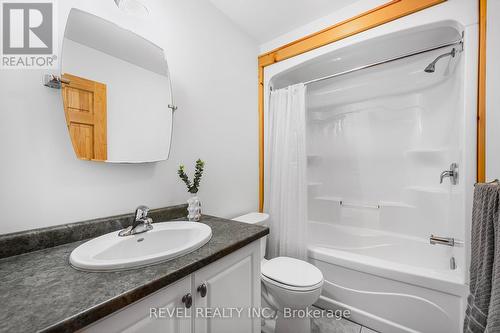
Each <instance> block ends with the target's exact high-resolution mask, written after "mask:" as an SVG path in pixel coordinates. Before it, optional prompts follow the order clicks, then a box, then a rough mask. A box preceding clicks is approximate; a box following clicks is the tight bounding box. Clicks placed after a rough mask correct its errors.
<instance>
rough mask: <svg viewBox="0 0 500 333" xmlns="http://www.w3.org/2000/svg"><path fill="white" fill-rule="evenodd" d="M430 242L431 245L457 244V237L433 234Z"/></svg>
mask: <svg viewBox="0 0 500 333" xmlns="http://www.w3.org/2000/svg"><path fill="white" fill-rule="evenodd" d="M429 242H430V243H431V245H446V246H455V238H452V237H439V236H434V235H431V237H430V238H429Z"/></svg>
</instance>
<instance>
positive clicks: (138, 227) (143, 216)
mask: <svg viewBox="0 0 500 333" xmlns="http://www.w3.org/2000/svg"><path fill="white" fill-rule="evenodd" d="M148 212H149V208H148V207H146V206H139V207H137V209H136V210H135V218H134V221H133V222H132V225H131V226H129V227H128V228H126V229H123V230H121V231H120V232H119V233H118V236H120V237H124V236H132V235H136V234H141V233H143V232H146V231H149V230H151V229H153V225H152V223H153V219H152V218H150V217H148Z"/></svg>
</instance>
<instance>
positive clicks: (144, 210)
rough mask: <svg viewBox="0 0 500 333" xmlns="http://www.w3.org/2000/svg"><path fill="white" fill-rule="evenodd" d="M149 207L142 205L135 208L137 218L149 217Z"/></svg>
mask: <svg viewBox="0 0 500 333" xmlns="http://www.w3.org/2000/svg"><path fill="white" fill-rule="evenodd" d="M148 213H149V207H147V206H144V205H141V206H139V207H137V208H136V209H135V220H136V221H137V220H142V219H145V218H146V217H148Z"/></svg>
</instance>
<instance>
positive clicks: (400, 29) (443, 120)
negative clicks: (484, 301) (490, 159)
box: [265, 9, 477, 333]
mask: <svg viewBox="0 0 500 333" xmlns="http://www.w3.org/2000/svg"><path fill="white" fill-rule="evenodd" d="M436 10H437V9H436ZM438 12H439V11H438ZM431 21H432V20H431ZM405 22H406V24H405ZM426 22H429V21H426ZM408 27H411V28H408ZM476 33H477V26H475V25H472V26H464V25H462V24H461V23H459V22H457V21H451V20H442V21H437V20H436V21H434V22H432V23H429V24H425V25H422V24H421V23H420V24H419V23H417V22H416V21H415V19H412V18H411V17H408V18H404V19H401V20H397V21H395V22H394V23H391V24H388V25H387V26H385V25H384V26H381V27H378V28H376V29H373V30H370V31H367V32H365V33H362V34H359V35H356V36H353V37H352V38H347V39H345V40H342V41H340V42H338V43H334V44H332V45H328V46H325V47H324V48H322V50H321V49H318V50H314V51H312V52H310V54H305V55H301V56H299V57H296V58H292V59H289V60H286V61H283V62H280V63H279V64H277V65H272V66H269V68H266V73H265V74H266V77H272V79H271V81H267V82H266V89H269V87H270V86H272V87H273V89H280V88H282V87H285V86H288V85H290V84H295V83H297V82H306V83H307V82H310V81H312V82H311V83H309V84H307V88H308V89H307V91H308V93H307V136H306V137H307V160H308V220H309V222H308V250H309V251H308V256H309V261H310V262H311V263H313V264H314V265H316V266H317V267H318V268H320V270H321V271H322V273H323V275H324V277H325V285H324V289H323V293H322V296H321V299H320V301H319V305H320V306H322V307H325V308H332V309H333V308H344V309H350V310H351V312H352V317H351V318H352V319H354V320H355V321H357V322H359V323H361V324H363V325H365V326H368V327H372V328H374V329H377V330H379V331H382V332H430V333H433V332H436V333H438V332H439V333H444V332H450V333H452V332H457V331H459V329H460V327H461V324H462V319H463V312H464V308H463V302H464V296H465V291H466V290H467V287H466V271H467V263H468V260H467V256H466V254H467V250H468V249H467V248H466V247H465V245H464V244H467V235H468V228H469V224H468V222H467V221H468V218H467V217H468V216H470V208H471V207H470V202H471V200H470V199H471V193H470V191H469V189H471V188H472V185H473V183H474V176H475V125H476V123H475V108H474V102H475V93H473V86H474V84H475V79H473V78H474V70H475V69H477V67H476V61H477V52H476V50H477V35H476ZM430 64H434V65H435V67H434V71H432V69H431V67H432V66H430ZM338 73H341V75H337V74H338ZM322 77H330V78H328V79H325V80H319V81H314V80H315V79H317V78H322ZM469 110H473V111H471V112H469ZM267 131H269V129H267ZM452 163H456V164H457V165H458V175H457V177H456V182H454V179H452V177H448V176H450V173H449V172H447V173H443V172H445V171H449V170H450V165H451V164H452ZM441 175H443V176H444V178H443V179H442V182H441V181H440V176H441ZM431 234H432V235H437V236H442V237H449V238H453V239H454V240H455V246H453V247H449V246H443V245H431V244H430V243H429V240H430V235H431ZM422 318H425V320H422Z"/></svg>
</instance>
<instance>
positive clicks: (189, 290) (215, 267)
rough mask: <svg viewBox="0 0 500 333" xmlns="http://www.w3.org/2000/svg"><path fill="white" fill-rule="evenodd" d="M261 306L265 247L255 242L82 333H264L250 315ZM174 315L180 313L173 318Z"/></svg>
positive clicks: (83, 330)
mask: <svg viewBox="0 0 500 333" xmlns="http://www.w3.org/2000/svg"><path fill="white" fill-rule="evenodd" d="M189 300H190V301H191V302H189ZM188 303H191V304H188ZM188 305H190V306H189V308H187V306H188ZM258 307H260V244H259V241H255V242H253V243H251V244H249V245H247V246H245V247H243V248H242V249H239V250H237V251H235V252H233V253H231V254H229V255H227V256H225V257H223V258H221V259H219V260H217V261H216V262H214V263H212V264H210V265H208V266H205V267H203V268H201V269H200V270H198V271H196V272H194V273H192V274H191V275H189V276H187V277H185V278H183V279H181V280H179V281H177V282H174V283H173V284H171V285H169V286H167V287H165V288H163V289H160V290H158V291H157V292H155V293H153V294H151V295H149V296H147V297H145V298H143V299H141V300H139V301H137V302H135V303H133V304H131V305H129V306H127V307H125V308H123V309H122V310H120V311H117V312H115V313H113V314H111V315H109V316H107V317H105V318H103V319H101V320H99V321H98V322H96V323H94V324H91V325H89V326H87V327H85V328H83V329H82V330H80V331H79V332H85V333H90V332H92V333H94V332H95V333H102V332H106V333H112V332H127V333H142V332H145V333H157V332H158V333H159V332H161V333H208V332H217V333H225V332H227V333H233V332H238V333H247V332H248V333H259V332H260V319H259V318H257V317H255V318H251V317H250V316H249V315H248V314H249V311H252V309H256V308H258ZM173 311H178V313H176V314H174V315H173V316H171V315H170V314H171V313H173ZM178 314H180V316H178Z"/></svg>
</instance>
